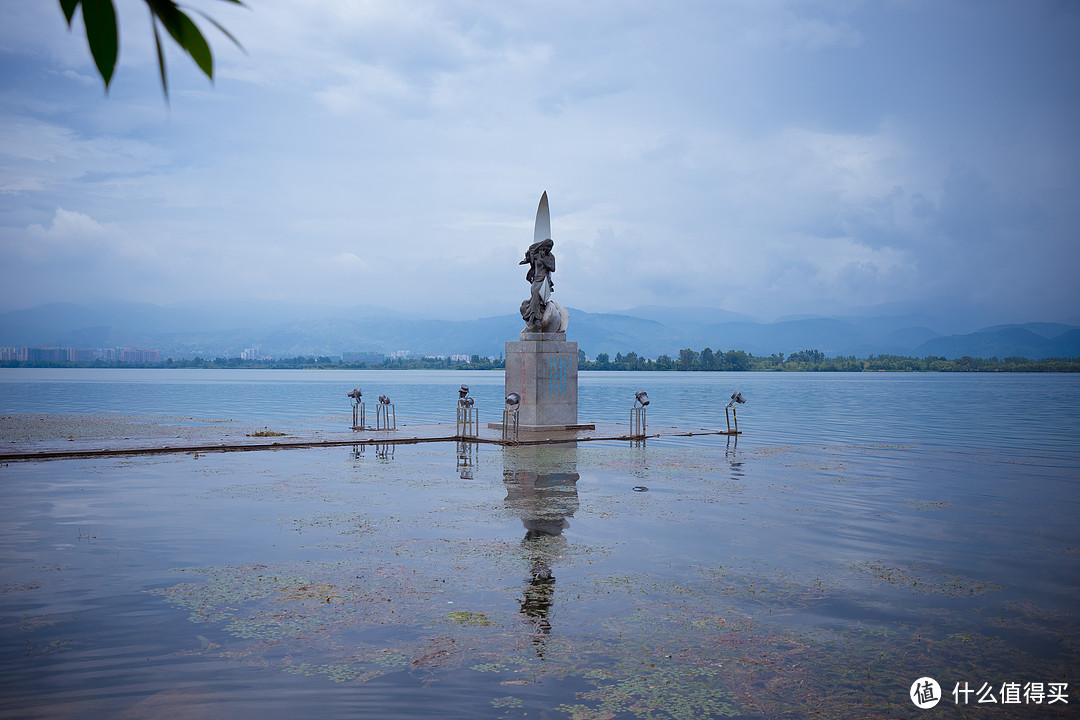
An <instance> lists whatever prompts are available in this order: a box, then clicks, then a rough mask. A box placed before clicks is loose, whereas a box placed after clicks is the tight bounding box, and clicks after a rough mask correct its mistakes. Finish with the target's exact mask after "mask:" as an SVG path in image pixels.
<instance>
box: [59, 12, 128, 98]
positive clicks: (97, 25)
mask: <svg viewBox="0 0 1080 720" xmlns="http://www.w3.org/2000/svg"><path fill="white" fill-rule="evenodd" d="M81 4H82V14H83V24H84V25H85V26H86V41H87V43H89V45H90V54H91V55H93V56H94V64H95V65H97V69H98V72H99V73H100V74H101V79H102V80H104V81H105V89H106V90H108V89H109V81H110V80H112V76H113V70H115V69H116V57H117V55H119V53H120V40H119V32H118V31H117V28H116V9H115V8H114V7H113V4H112V0H81ZM64 12H65V14H66V12H67V9H66V8H65V9H64Z"/></svg>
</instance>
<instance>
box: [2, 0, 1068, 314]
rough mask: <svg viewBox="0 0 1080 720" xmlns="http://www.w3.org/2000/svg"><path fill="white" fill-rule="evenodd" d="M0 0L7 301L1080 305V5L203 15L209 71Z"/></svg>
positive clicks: (261, 1) (365, 7)
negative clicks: (541, 259) (166, 86)
mask: <svg viewBox="0 0 1080 720" xmlns="http://www.w3.org/2000/svg"><path fill="white" fill-rule="evenodd" d="M115 2H116V4H117V6H118V11H119V16H120V32H121V47H120V63H119V66H118V69H117V72H116V74H115V76H114V78H113V84H112V87H111V89H110V91H109V93H108V94H106V93H105V92H104V88H103V84H102V82H101V80H100V78H98V77H97V76H96V74H95V71H94V67H93V64H92V61H91V59H90V54H89V51H88V49H87V47H86V41H85V35H84V33H83V30H82V26H81V17H77V18H76V23H75V27H74V30H73V31H71V32H69V31H68V29H67V26H66V23H65V21H64V19H63V15H62V13H61V11H60V9H59V6H58V4H57V3H56V2H53V1H51V0H4V2H3V3H2V4H0V310H10V309H16V308H22V307H30V306H33V305H36V304H39V303H44V302H52V301H73V302H81V301H87V300H92V299H94V298H119V299H125V300H140V301H148V302H153V303H159V304H166V303H173V302H180V301H188V300H206V299H210V300H214V299H229V298H259V299H266V300H285V301H290V302H310V303H330V304H335V305H354V304H371V305H383V306H389V307H395V308H400V309H404V310H408V311H416V312H420V313H421V314H427V315H430V316H433V317H455V316H457V317H463V318H468V317H477V316H480V315H487V314H501V313H505V312H513V311H515V310H516V308H517V305H518V304H519V302H520V300H521V299H523V298H524V297H525V296H526V295H527V286H526V283H525V279H524V268H523V267H519V266H518V265H517V262H518V260H519V259H520V258H521V256H522V254H523V252H524V250H525V248H526V247H527V246H528V244H529V242H531V240H532V224H533V218H534V215H535V212H536V205H537V201H538V200H539V197H540V194H541V192H543V191H544V190H546V191H547V192H548V194H549V197H550V204H551V215H552V217H551V226H552V235H553V237H554V240H555V254H556V257H557V259H558V271H557V273H556V275H555V284H556V292H555V298H556V299H557V300H559V301H560V302H561V303H562V304H563V305H568V306H571V307H577V308H581V309H584V310H590V311H608V310H617V309H620V308H628V307H631V306H634V305H643V304H658V305H669V306H707V307H717V308H724V309H727V310H732V311H737V312H743V313H747V314H750V315H754V316H757V317H761V318H765V319H769V318H773V317H777V316H782V315H787V314H798V313H838V312H847V311H849V310H850V309H852V308H858V307H864V306H871V305H877V304H881V303H889V304H892V305H889V307H894V308H905V309H906V308H911V307H914V306H917V305H918V304H920V303H922V304H930V305H931V306H935V307H938V308H948V307H950V306H954V305H955V306H956V307H977V308H981V309H983V310H985V311H986V312H988V313H990V314H992V315H993V316H994V317H995V318H996V319H998V320H999V321H1028V320H1062V319H1067V318H1073V319H1075V318H1076V317H1077V314H1078V313H1080V282H1078V281H1077V274H1078V272H1077V271H1078V270H1080V147H1078V133H1080V131H1078V128H1080V113H1078V105H1080V49H1078V46H1077V40H1076V38H1077V37H1080V3H1076V2H1072V1H1071V0H1045V1H1044V0H1007V1H1005V0H954V1H951V0H925V1H924V0H906V1H901V0H895V1H894V0H870V1H867V2H859V1H858V0H827V1H824V0H823V1H821V2H814V1H810V0H707V1H701V2H697V1H689V0H688V1H680V0H676V1H673V2H663V3H661V2H654V1H652V0H642V1H635V0H612V1H607V0H590V1H589V2H580V1H575V2H561V1H560V0H551V1H549V2H543V3H537V2H507V1H506V0H490V1H487V0H472V1H463V2H456V1H454V0H432V1H431V2H426V1H423V0H416V1H403V0H387V1H385V2H384V1H383V0H363V1H361V0H356V1H353V0H247V8H232V7H229V6H227V4H226V3H222V2H216V1H214V0H191V2H190V3H189V6H191V7H196V8H201V9H204V10H205V11H206V12H207V13H208V14H209V15H211V16H212V17H214V18H215V19H216V20H218V21H219V22H220V23H221V24H222V25H224V26H225V27H226V28H228V29H229V31H230V32H231V33H232V34H233V35H234V36H235V37H236V38H237V39H238V40H239V41H240V42H241V43H242V44H243V46H244V49H245V50H246V52H241V51H239V50H238V49H236V48H235V47H234V46H232V44H231V43H230V41H229V40H228V39H227V38H225V37H224V36H223V35H222V34H221V33H219V32H218V31H217V30H215V29H214V28H213V27H212V26H211V25H210V24H209V23H207V22H205V21H203V20H202V19H201V18H200V17H199V16H195V17H196V19H197V20H198V21H199V23H200V25H201V27H202V28H203V29H204V32H205V34H206V36H207V38H208V40H209V41H210V43H211V45H212V47H213V48H214V51H215V58H216V63H217V69H216V78H215V82H213V83H210V82H208V81H207V80H206V78H205V77H204V76H202V75H200V74H199V73H198V71H197V69H196V68H195V66H194V64H193V63H192V62H191V60H190V59H189V58H187V57H186V56H184V55H182V53H181V52H180V51H178V50H177V48H176V47H175V46H170V47H168V48H167V60H168V71H169V81H170V88H171V93H170V102H168V103H166V102H165V101H164V99H163V96H162V93H161V88H160V83H159V80H158V77H157V66H156V57H155V53H154V48H153V36H152V33H151V30H150V25H149V20H148V17H147V15H148V13H147V11H146V8H145V6H144V5H143V3H142V2H141V1H140V0H115Z"/></svg>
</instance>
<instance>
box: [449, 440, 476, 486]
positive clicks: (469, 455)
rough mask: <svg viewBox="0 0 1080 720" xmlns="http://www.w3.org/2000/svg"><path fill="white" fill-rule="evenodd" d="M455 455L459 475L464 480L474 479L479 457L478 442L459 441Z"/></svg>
mask: <svg viewBox="0 0 1080 720" xmlns="http://www.w3.org/2000/svg"><path fill="white" fill-rule="evenodd" d="M454 455H455V457H456V469H457V472H458V477H460V478H461V479H462V480H472V479H473V473H474V471H475V469H476V458H477V457H479V453H478V452H477V443H471V442H460V441H459V442H458V443H456V448H455V453H454Z"/></svg>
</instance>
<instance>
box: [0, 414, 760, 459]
mask: <svg viewBox="0 0 1080 720" xmlns="http://www.w3.org/2000/svg"><path fill="white" fill-rule="evenodd" d="M42 422H47V420H45V419H43V420H42ZM168 427H169V426H164V427H162V428H161V429H162V430H165V431H166V432H165V433H155V436H154V437H145V436H144V437H139V436H137V433H132V434H131V436H129V437H116V438H108V439H102V438H100V437H97V438H95V437H83V438H75V437H67V438H65V437H59V438H57V437H52V438H44V439H40V438H34V439H24V440H14V441H8V442H5V443H4V447H3V448H0V462H17V461H22V460H54V459H62V458H84V457H117V456H124V455H157V454H164V453H208V452H243V451H253V450H286V449H291V448H314V447H335V446H346V445H408V444H414V443H429V442H469V443H487V444H494V445H549V444H556V443H566V442H588V441H595V440H628V441H634V440H644V439H647V438H660V437H691V436H695V435H735V434H741V433H736V432H735V431H734V430H733V431H731V432H728V431H727V430H726V429H720V430H712V429H708V428H701V429H698V430H688V429H684V428H677V427H661V426H648V427H646V432H645V434H644V435H632V434H631V429H630V426H629V425H625V424H621V423H615V424H608V425H603V424H596V425H595V427H593V428H589V429H578V430H559V431H541V432H525V431H521V432H520V433H519V434H518V438H517V441H516V442H513V441H511V442H507V441H504V440H503V438H502V431H501V430H498V429H492V428H488V427H486V426H484V427H481V428H480V429H479V430H478V431H477V434H476V435H475V436H472V435H468V436H462V435H458V434H457V430H458V428H457V425H455V424H452V423H441V424H431V425H399V426H398V428H397V429H396V430H372V429H363V430H350V429H346V430H342V431H317V430H312V431H303V430H301V431H296V430H291V431H287V432H284V433H274V432H273V431H270V430H268V429H266V430H263V431H262V432H259V431H257V430H256V431H254V432H251V433H245V432H243V431H242V430H243V429H237V430H234V431H232V432H230V431H229V430H224V429H221V428H217V429H214V430H211V429H210V428H202V429H200V430H201V431H198V432H194V433H192V432H190V431H189V432H186V433H183V434H181V435H178V436H175V437H166V436H165V435H166V434H167V430H168ZM177 427H179V426H177ZM248 429H249V430H250V428H248ZM188 430H190V428H189V429H188Z"/></svg>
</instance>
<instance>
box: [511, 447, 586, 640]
mask: <svg viewBox="0 0 1080 720" xmlns="http://www.w3.org/2000/svg"><path fill="white" fill-rule="evenodd" d="M576 450H577V448H576V447H574V446H572V445H559V446H531V447H516V448H507V449H506V451H505V452H506V454H505V456H504V457H505V459H506V461H507V462H506V465H505V466H504V469H503V483H504V484H505V485H506V500H505V502H506V506H507V507H508V508H510V509H511V510H513V511H514V512H515V513H516V514H518V515H519V516H520V517H521V523H522V525H524V526H525V538H524V539H523V540H522V541H521V544H522V546H523V547H524V548H525V550H526V553H527V557H528V561H529V570H528V580H527V582H526V585H525V587H524V590H523V591H522V595H523V597H522V598H521V599H520V602H521V615H522V619H523V620H524V621H525V622H526V623H528V624H529V626H530V627H531V628H532V630H533V643H534V644H535V646H536V652H537V655H538V656H541V657H542V656H543V652H544V639H545V636H546V635H548V634H549V633H550V632H551V616H552V602H553V600H554V596H555V575H554V574H553V573H552V564H553V563H554V561H555V560H557V559H558V556H559V555H560V553H561V552H562V549H563V547H564V546H565V545H566V538H564V537H563V530H565V529H566V528H568V527H570V522H569V519H568V518H571V517H573V515H574V512H575V511H577V508H578V494H577V481H578V478H579V477H580V476H579V475H578V473H577V472H576V471H575V470H576V461H575V455H576Z"/></svg>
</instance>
